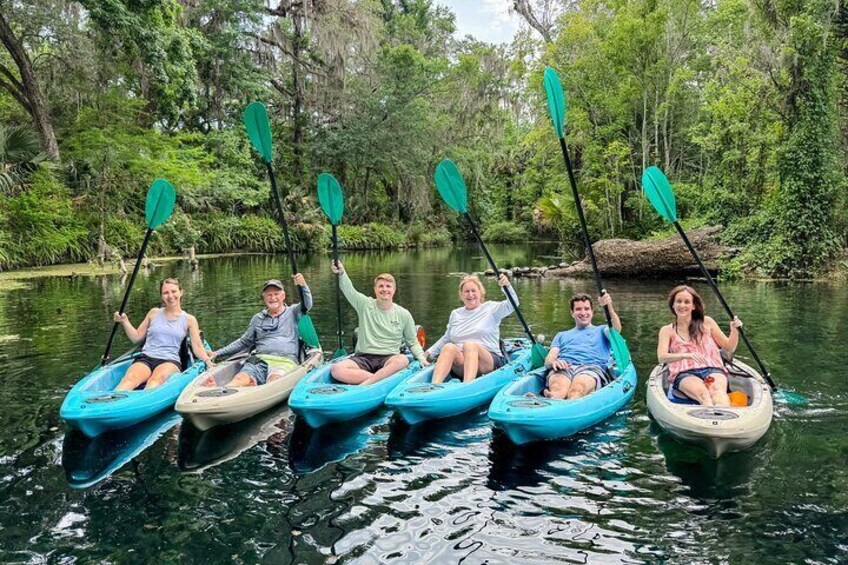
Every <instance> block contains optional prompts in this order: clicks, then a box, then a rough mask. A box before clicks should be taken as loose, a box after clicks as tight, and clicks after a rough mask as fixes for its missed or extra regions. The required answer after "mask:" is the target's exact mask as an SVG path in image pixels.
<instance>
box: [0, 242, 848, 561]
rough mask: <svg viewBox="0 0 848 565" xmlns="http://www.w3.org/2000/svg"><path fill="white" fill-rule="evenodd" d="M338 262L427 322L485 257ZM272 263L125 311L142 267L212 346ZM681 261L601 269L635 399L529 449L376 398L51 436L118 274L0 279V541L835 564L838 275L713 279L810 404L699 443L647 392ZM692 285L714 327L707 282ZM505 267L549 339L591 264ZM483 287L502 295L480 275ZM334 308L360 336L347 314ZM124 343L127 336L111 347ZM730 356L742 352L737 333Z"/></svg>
mask: <svg viewBox="0 0 848 565" xmlns="http://www.w3.org/2000/svg"><path fill="white" fill-rule="evenodd" d="M554 251H555V250H554V248H553V247H550V246H545V245H538V244H534V245H533V246H526V247H520V246H510V247H501V248H497V247H495V248H493V249H492V252H493V255H494V256H495V257H496V259H498V260H499V261H500V262H501V263H502V265H504V266H508V265H510V264H512V265H526V264H529V263H532V262H534V261H535V262H536V263H537V264H540V265H543V264H550V263H552V262H554V258H553V257H550V255H552V254H553V253H554ZM329 264H330V262H329V258H328V257H327V256H324V255H316V256H311V257H308V258H304V260H303V267H302V269H303V272H304V274H305V276H306V277H307V280H308V282H309V283H310V285H311V287H312V290H313V293H314V295H315V302H316V304H315V308H314V310H313V312H312V314H313V319H314V320H315V322H316V325H317V328H318V332H319V335H320V337H321V339H322V343H323V344H324V348H325V349H326V350H328V351H332V350H334V349H335V347H336V341H335V339H336V337H335V331H336V321H335V303H334V290H333V288H334V287H333V286H332V285H333V284H334V280H333V278H332V275H331V273H330V270H329ZM345 265H346V267H347V269H348V272H349V273H350V275H351V278H352V279H353V281H354V283H355V284H356V285H357V287H358V288H359V289H360V290H362V291H364V292H368V291H369V289H370V286H371V284H370V281H371V280H372V278H373V276H374V275H375V274H376V273H378V272H382V271H388V272H392V273H394V274H395V276H396V277H397V279H398V286H399V290H398V293H397V296H396V300H397V301H398V302H399V303H400V304H402V305H404V306H405V307H407V308H408V309H409V310H410V311H411V312H412V314H413V316H414V317H415V319H416V321H417V322H418V323H420V324H422V325H423V326H424V327H425V329H426V330H427V334H428V341H430V342H432V341H433V340H435V339H437V338H438V337H439V335H440V331H441V330H443V328H444V324H445V322H446V321H447V316H448V314H449V313H450V311H451V310H452V309H453V308H456V307H458V306H459V304H460V303H459V299H458V296H457V288H456V287H457V283H458V275H457V273H459V272H461V271H475V270H476V271H481V270H483V269H484V268H485V262H484V259H483V257H482V256H481V255H480V253H479V252H478V251H477V250H476V249H474V248H456V249H435V250H419V251H406V252H402V253H400V252H391V253H361V254H350V255H349V256H348V257H347V259H346V260H345ZM287 269H288V267H287V263H286V261H285V257H284V256H282V255H280V256H240V257H223V258H215V259H205V260H201V262H200V269H199V271H197V272H190V271H189V270H188V268H186V267H184V266H182V265H180V264H176V263H173V264H170V263H169V264H165V265H163V266H162V267H161V268H160V269H159V270H157V271H156V272H154V273H152V274H150V275H149V276H140V278H139V280H138V281H137V283H136V288H135V289H134V291H133V293H132V297H131V299H130V303H129V308H128V312H129V315H130V318H131V319H132V320H133V321H134V322H136V323H137V322H138V321H139V319H140V318H141V316H143V314H144V313H145V312H146V311H147V309H148V308H150V307H152V306H154V305H155V304H156V302H157V298H158V292H157V284H158V281H159V280H160V279H161V278H163V277H166V276H177V277H179V278H180V280H181V281H182V283H183V285H184V286H185V289H186V295H185V297H184V300H183V306H184V308H185V309H186V310H187V311H189V312H191V313H192V314H194V315H196V316H197V318H198V320H199V321H200V323H201V327H202V328H203V330H204V332H205V335H206V338H207V339H208V340H209V341H210V342H212V343H213V344H214V345H216V346H220V345H221V344H224V343H226V342H228V341H229V340H231V339H234V338H236V337H238V336H239V335H240V334H241V332H242V331H243V329H244V328H245V327H246V324H247V322H248V321H249V319H250V316H251V315H252V314H253V313H255V312H256V311H257V310H258V309H259V308H260V307H261V298H260V296H259V286H260V284H261V282H262V281H264V280H265V279H268V278H276V277H279V278H283V279H284V280H290V279H288V275H287V272H288V271H287ZM677 282H680V281H676V280H662V281H627V280H611V281H608V282H607V288H608V290H609V291H610V293H611V294H612V295H613V298H614V300H615V304H616V306H617V309H618V311H619V313H620V315H621V318H622V323H623V324H624V331H623V333H624V335H625V337H627V339H628V341H629V343H630V346H631V349H632V352H633V355H634V359H635V361H636V364H637V368H638V370H639V389H638V392H637V393H636V397H635V399H634V401H633V402H632V403H630V404H629V405H628V406H627V407H626V408H625V409H624V410H622V411H621V412H620V413H618V414H617V415H616V416H615V417H613V418H611V419H610V420H608V421H607V422H605V423H603V424H602V425H599V426H597V427H595V428H593V429H591V430H588V431H586V432H584V433H582V434H580V435H579V436H577V437H576V438H573V439H571V440H569V441H563V442H556V443H548V444H541V445H530V446H525V447H522V448H516V447H514V446H513V445H511V444H510V443H509V441H508V440H507V439H506V438H505V437H503V436H502V435H501V434H500V433H497V432H493V431H492V429H491V426H490V424H489V422H488V420H487V418H486V415H485V412H484V411H483V410H480V411H479V412H477V413H471V414H467V415H464V416H461V417H457V418H453V419H451V420H447V421H441V422H432V423H429V424H424V425H422V426H417V427H414V428H410V427H408V426H405V425H403V424H402V423H400V422H398V421H395V420H394V419H393V418H391V414H390V413H389V412H386V411H382V412H377V413H375V414H373V415H372V416H369V417H366V418H364V419H361V420H358V421H356V422H352V423H348V424H346V425H344V426H338V427H333V428H330V429H326V430H320V431H319V432H312V431H310V430H308V429H307V428H306V427H305V426H303V425H302V422H298V421H296V419H295V418H294V417H293V415H292V414H291V413H290V411H289V410H288V409H287V408H286V407H285V406H283V407H281V408H279V409H276V410H274V411H271V412H269V413H266V414H264V415H262V416H260V417H258V418H255V419H253V420H250V421H247V422H244V423H242V424H240V425H237V426H231V427H227V428H223V429H216V430H213V431H211V432H207V433H205V434H199V433H196V432H193V431H192V430H190V429H188V427H187V426H184V427H182V429H181V426H180V419H179V418H178V417H177V416H175V415H173V414H168V413H166V414H164V415H162V416H161V417H159V418H158V419H156V420H155V421H151V422H148V423H146V424H145V425H144V426H140V427H139V428H137V429H133V430H129V431H128V432H127V433H124V434H114V435H110V436H108V437H105V438H102V439H101V440H98V441H97V442H85V441H82V440H81V439H80V438H78V437H75V436H73V435H67V434H66V430H65V428H64V425H63V423H62V422H61V421H60V419H59V416H58V411H59V405H60V404H61V401H62V399H63V397H64V395H65V394H66V392H67V391H68V390H69V388H70V387H71V386H72V385H73V383H74V382H76V381H77V380H78V379H79V378H80V377H81V376H82V375H84V374H85V373H86V372H87V371H88V370H90V369H91V368H92V367H93V366H95V364H96V363H97V362H98V359H99V356H100V355H101V353H102V348H103V345H104V343H105V339H106V337H107V336H108V332H109V330H110V327H111V322H110V320H111V313H112V312H113V311H114V310H116V309H117V306H118V304H119V303H120V299H121V296H122V293H123V284H122V283H121V281H120V279H119V278H118V277H117V276H101V277H75V278H55V277H54V278H37V279H26V280H21V281H19V282H18V283H17V284H14V285H7V286H5V287H4V288H3V289H2V291H0V363H2V365H0V366H2V370H0V401H2V405H3V410H2V411H0V561H2V562H41V561H43V560H47V561H50V562H67V561H70V560H73V559H78V560H79V561H82V562H92V561H111V562H127V561H133V562H136V561H138V562H144V561H151V560H156V561H160V562H175V561H178V560H179V561H183V562H188V561H191V562H201V561H202V562H210V563H212V562H214V563H218V562H221V563H224V562H233V561H235V562H248V563H252V562H257V561H265V562H269V563H324V562H328V561H329V562H334V561H339V562H362V563H377V562H387V561H395V562H405V563H424V562H433V563H455V562H459V561H463V562H467V563H482V562H488V563H499V562H512V563H515V562H517V561H519V560H520V562H545V561H548V562H555V561H563V560H565V561H569V562H578V563H586V562H588V563H599V562H613V563H616V562H628V563H637V562H674V563H693V562H698V563H703V562H720V561H726V562H732V563H750V562H757V563H772V562H774V563H784V562H809V563H844V562H845V561H846V560H848V435H846V433H845V430H846V429H848V392H846V391H845V387H846V372H845V368H844V363H843V359H842V355H841V354H839V351H843V348H844V344H843V341H844V337H845V336H846V335H848V332H846V324H848V293H846V292H845V289H844V287H841V286H835V285H828V284H813V283H810V284H775V283H758V284H749V283H746V282H744V281H743V282H739V283H733V284H727V285H723V288H724V289H725V290H726V297H727V299H728V301H729V302H730V303H731V304H732V305H733V307H734V309H735V310H736V311H737V313H738V315H739V316H740V317H741V318H742V319H743V321H744V322H745V328H746V331H747V332H748V335H749V337H750V338H751V340H752V342H753V343H754V344H755V345H756V346H757V348H758V351H759V353H760V355H761V357H762V358H763V359H764V360H765V361H766V363H767V364H768V365H769V368H770V369H771V371H772V374H773V376H774V378H775V379H776V380H777V382H778V384H779V385H782V386H784V387H786V388H788V389H791V390H794V391H796V392H799V393H801V394H803V395H804V396H806V397H807V398H808V403H807V404H805V405H803V406H787V405H778V406H777V412H776V417H775V420H774V423H773V424H772V427H771V430H770V431H769V432H768V434H767V435H766V436H765V438H764V439H763V440H762V441H761V442H760V443H759V444H757V445H756V446H755V447H754V448H753V449H751V450H750V451H748V452H745V453H741V454H733V455H730V456H726V457H724V458H722V459H720V460H718V461H713V460H710V459H708V458H707V457H706V456H705V455H703V454H701V453H700V452H698V451H696V450H693V449H691V448H687V447H684V446H681V445H679V444H677V443H675V442H674V441H672V440H669V439H668V438H666V437H665V436H663V435H661V434H660V433H659V430H658V429H657V427H656V425H655V424H652V422H651V420H650V418H649V417H648V414H647V411H646V408H645V390H644V383H645V380H646V378H647V375H648V373H649V372H650V369H651V367H652V365H653V363H654V361H655V359H656V335H657V331H658V329H659V327H660V326H661V325H663V324H664V323H667V321H668V319H669V312H668V309H667V307H666V304H665V296H666V294H667V292H668V290H669V289H670V288H671V287H672V286H673V285H674V284H676V283H677ZM693 284H694V286H696V287H697V288H699V290H701V291H702V295H703V296H704V297H705V298H706V300H707V307H708V313H709V314H712V315H713V316H714V317H716V318H717V319H719V320H721V324H722V326H726V323H725V322H724V318H723V316H721V312H720V308H719V304H718V302H717V300H716V299H715V298H713V297H712V296H711V295H710V294H709V289H708V288H707V287H706V285H704V284H699V283H698V282H695V283H693ZM514 285H515V288H516V291H517V293H518V296H519V297H520V299H521V307H522V311H523V313H524V315H525V317H526V319H527V320H528V322H530V324H531V325H532V326H533V329H534V332H536V333H540V334H544V335H545V336H546V338H547V341H550V339H551V338H552V337H553V335H554V334H555V333H556V332H557V331H558V330H560V329H563V328H566V327H570V326H571V324H572V322H571V318H570V316H569V312H568V298H569V297H570V295H571V294H572V293H573V292H592V293H594V291H593V283H592V281H591V280H585V281H584V280H580V281H574V280H549V279H541V280H540V279H532V280H524V279H519V280H516V281H515V282H514ZM487 286H488V289H489V298H494V299H499V296H500V293H499V291H498V290H497V287H496V285H495V283H494V281H493V280H491V279H490V280H489V282H488V283H487ZM343 308H344V319H345V328H346V330H347V331H348V332H349V333H352V329H353V325H354V323H355V315H354V313H353V312H352V311H351V309H350V308H349V307H347V305H346V304H344V305H343ZM597 322H598V323H600V322H601V316H600V315H599V316H598V317H597ZM501 331H502V335H504V336H509V335H517V334H518V332H520V325H519V324H518V322H517V320H516V319H515V318H514V317H511V318H508V319H507V320H505V321H504V323H503V325H502V327H501ZM347 345H348V347H349V346H350V342H349V341H348V342H347ZM126 348H127V342H126V340H124V339H123V338H121V339H120V340H119V341H118V342H117V343H116V346H115V352H119V351H122V350H124V349H126ZM739 354H740V357H741V358H742V359H745V360H748V359H750V355H749V354H748V352H747V351H745V350H744V346H740V350H739ZM151 442H152V443H151ZM147 443H150V445H146V444H147ZM116 467H119V469H118V470H117V471H115V472H114V474H112V475H111V476H108V477H107V475H108V474H109V473H110V472H112V471H114V468H116ZM104 477H105V478H104ZM89 483H94V484H91V485H89Z"/></svg>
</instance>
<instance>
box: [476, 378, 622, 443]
mask: <svg viewBox="0 0 848 565" xmlns="http://www.w3.org/2000/svg"><path fill="white" fill-rule="evenodd" d="M546 373H547V370H546V369H545V368H541V369H536V370H535V371H531V372H529V373H527V374H526V375H524V376H523V377H521V378H520V379H518V380H516V381H515V382H513V383H511V384H510V385H508V386H506V387H504V388H503V390H501V391H500V392H499V393H498V395H497V396H496V397H495V399H494V400H493V401H492V405H491V406H490V407H489V418H491V420H492V421H493V422H494V423H495V426H496V427H498V428H501V429H502V430H504V431H505V432H506V434H507V435H508V436H509V438H510V439H511V440H512V441H513V442H514V443H516V444H518V445H521V444H525V443H529V442H531V441H540V440H550V439H560V438H566V437H569V436H573V435H574V434H576V433H577V432H579V431H581V430H584V429H586V428H588V427H590V426H594V425H595V424H597V423H599V422H602V421H604V420H606V419H607V418H609V417H610V416H612V415H613V414H614V413H615V412H616V411H618V410H619V409H620V408H621V407H622V406H624V405H625V404H627V402H629V401H630V399H631V398H633V394H634V393H635V392H636V368H635V367H634V366H633V363H630V364H629V365H628V366H627V367H626V368H625V369H624V371H622V372H620V373H617V374H616V378H615V379H614V380H613V381H612V382H611V383H610V384H608V385H607V386H605V387H603V388H602V389H601V390H597V391H595V392H593V393H591V394H589V395H586V396H584V397H582V398H578V399H576V400H558V399H550V398H544V397H543V396H542V391H543V390H544V387H545V375H546ZM614 374H615V371H614ZM528 394H529V395H530V396H528Z"/></svg>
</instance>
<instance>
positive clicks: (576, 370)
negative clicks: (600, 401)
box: [545, 365, 612, 390]
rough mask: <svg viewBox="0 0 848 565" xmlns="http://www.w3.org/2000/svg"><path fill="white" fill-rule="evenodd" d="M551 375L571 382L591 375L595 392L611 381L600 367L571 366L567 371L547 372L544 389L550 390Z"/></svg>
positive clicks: (606, 372) (608, 373)
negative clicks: (580, 376) (579, 376)
mask: <svg viewBox="0 0 848 565" xmlns="http://www.w3.org/2000/svg"><path fill="white" fill-rule="evenodd" d="M553 375H563V376H565V377H568V379H569V380H572V381H573V380H574V377H576V376H577V375H591V376H593V377H595V390H600V389H601V388H603V387H605V386H606V385H608V384H609V383H610V382H611V381H612V375H610V372H609V370H608V369H606V368H604V367H601V366H600V365H572V366H571V367H569V368H568V369H562V370H559V371H553V370H551V371H549V372H548V376H547V379H546V381H545V387H546V388H551V377H552V376H553Z"/></svg>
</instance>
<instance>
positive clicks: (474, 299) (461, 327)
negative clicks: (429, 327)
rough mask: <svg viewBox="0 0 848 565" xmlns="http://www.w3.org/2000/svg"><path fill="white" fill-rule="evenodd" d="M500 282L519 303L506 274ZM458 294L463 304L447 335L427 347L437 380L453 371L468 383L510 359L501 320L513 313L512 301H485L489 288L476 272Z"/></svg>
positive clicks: (463, 283)
mask: <svg viewBox="0 0 848 565" xmlns="http://www.w3.org/2000/svg"><path fill="white" fill-rule="evenodd" d="M498 284H499V285H500V286H501V290H503V292H504V293H507V292H510V293H512V297H513V298H514V299H515V303H516V304H518V297H517V296H516V295H515V291H514V290H513V289H512V286H511V285H510V284H509V279H507V278H506V275H504V274H501V275H500V276H499V277H498ZM459 297H460V298H461V299H462V302H463V304H464V306H463V307H462V308H457V309H456V310H454V311H453V312H451V315H450V318H449V319H448V327H447V330H445V335H443V336H442V337H441V338H440V339H439V340H438V341H437V342H436V343H434V344H433V346H432V347H430V349H428V350H427V355H428V356H429V357H430V358H435V359H437V360H436V366H435V368H434V369H433V382H434V383H440V382H442V381H444V380H445V378H446V377H447V376H448V374H450V372H451V371H453V372H454V373H455V374H457V375H460V374H461V375H462V381H463V382H466V383H468V382H471V381H473V380H474V379H475V378H477V376H478V375H485V374H486V373H490V372H492V371H494V370H495V369H498V368H500V367H503V366H504V365H505V364H506V362H507V359H506V357H504V356H503V353H502V352H501V349H500V323H501V320H503V319H504V318H506V317H507V316H509V315H510V314H512V312H513V307H512V304H510V302H509V300H502V301H500V302H494V301H488V302H487V301H485V298H486V289H485V288H483V283H482V282H480V279H479V278H478V277H477V276H475V275H469V276H466V277H463V278H462V280H461V281H460V283H459Z"/></svg>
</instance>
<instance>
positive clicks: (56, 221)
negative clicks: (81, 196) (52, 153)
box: [0, 171, 92, 268]
mask: <svg viewBox="0 0 848 565" xmlns="http://www.w3.org/2000/svg"><path fill="white" fill-rule="evenodd" d="M72 205H73V204H72V202H71V199H70V195H69V193H68V189H67V188H66V187H65V186H64V185H62V184H61V183H59V182H58V181H57V180H56V179H55V178H54V177H53V175H52V174H51V173H50V172H49V171H38V172H36V173H35V174H33V176H32V177H31V179H30V186H29V189H28V190H27V191H25V192H23V193H21V194H18V195H16V196H4V197H0V210H2V213H0V218H1V219H2V220H3V225H2V226H0V233H3V234H8V235H4V237H0V254H2V256H3V259H4V261H3V264H0V268H10V267H11V268H14V267H20V266H24V265H49V264H53V263H59V262H76V261H81V260H83V259H85V258H87V257H88V256H89V255H90V253H91V251H92V245H91V243H92V242H91V241H90V239H89V233H88V231H87V230H86V228H85V226H84V225H83V224H82V223H81V222H80V220H79V218H78V217H77V216H76V215H75V214H73V213H72Z"/></svg>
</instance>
